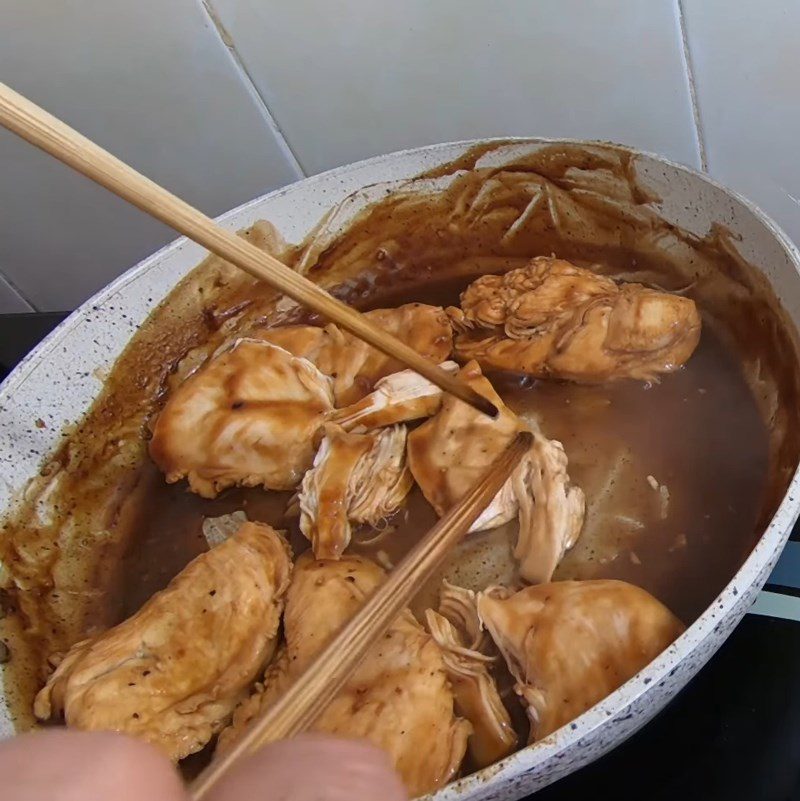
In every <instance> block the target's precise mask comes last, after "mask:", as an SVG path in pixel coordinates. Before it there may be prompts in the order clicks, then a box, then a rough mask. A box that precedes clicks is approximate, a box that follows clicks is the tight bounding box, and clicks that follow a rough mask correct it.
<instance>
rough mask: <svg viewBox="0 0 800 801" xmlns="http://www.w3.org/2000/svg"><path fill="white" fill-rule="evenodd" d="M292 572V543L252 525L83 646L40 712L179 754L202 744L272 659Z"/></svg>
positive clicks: (41, 701)
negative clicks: (115, 624) (290, 544)
mask: <svg viewBox="0 0 800 801" xmlns="http://www.w3.org/2000/svg"><path fill="white" fill-rule="evenodd" d="M291 570H292V562H291V552H290V551H289V546H288V544H287V543H286V540H285V539H284V538H283V537H282V536H281V535H280V534H279V533H278V532H276V531H275V530H274V529H272V528H271V527H270V526H267V525H263V524H259V523H245V524H244V525H242V526H241V528H240V529H239V530H238V531H237V532H236V533H235V534H234V535H233V536H232V537H230V539H228V540H226V541H225V542H223V543H222V544H220V545H218V546H216V547H215V548H213V549H212V550H210V551H208V552H207V553H204V554H202V555H201V556H198V557H197V558H196V559H195V560H194V561H193V562H191V563H190V564H189V565H188V566H187V567H186V568H185V569H184V570H183V571H181V573H179V574H178V575H177V576H176V577H175V578H174V579H173V580H172V581H171V582H170V583H169V585H168V586H167V587H166V589H164V590H162V591H161V592H159V593H156V595H154V596H153V597H152V598H150V600H149V601H148V602H147V603H146V604H145V605H144V606H143V607H142V608H141V609H140V610H139V611H138V612H137V613H136V614H135V615H133V617H130V618H128V620H126V621H124V622H122V623H120V624H119V625H118V626H115V627H114V628H113V629H110V630H109V631H106V632H104V633H103V634H100V635H98V636H97V637H93V638H92V639H89V640H85V641H83V642H80V643H78V644H76V645H75V646H73V648H72V649H71V650H70V651H69V653H68V654H67V655H66V656H65V657H64V659H63V660H62V662H61V664H60V665H59V666H58V668H57V669H56V671H55V672H54V673H53V675H52V676H51V677H50V679H49V680H48V682H47V684H46V686H45V687H44V689H43V690H41V692H39V694H38V695H37V697H36V702H35V705H34V712H35V714H36V716H37V717H38V718H39V719H40V720H49V719H50V718H51V717H54V716H57V715H61V714H62V713H63V715H64V718H65V720H66V723H67V725H68V726H72V727H74V728H76V729H84V730H103V731H106V730H110V731H121V732H125V733H126V734H131V735H134V736H136V737H140V738H142V739H143V740H147V741H148V742H150V743H153V744H154V745H156V746H158V747H159V748H160V749H161V750H162V751H163V752H164V753H166V754H167V755H168V756H169V757H170V758H172V759H175V760H177V759H181V758H183V757H185V756H187V755H188V754H192V753H194V752H195V751H199V750H200V749H201V748H202V747H203V746H204V745H205V744H206V743H207V742H208V741H209V740H210V739H211V737H212V736H213V735H214V734H215V733H216V732H218V731H219V730H220V729H221V728H222V727H223V726H224V725H225V724H226V722H227V721H228V719H229V718H230V715H231V712H232V711H233V709H234V708H235V707H236V705H237V704H238V703H239V702H240V701H241V700H242V699H243V698H244V697H246V695H247V693H248V692H249V689H250V687H251V685H252V683H253V680H254V679H255V678H256V677H257V676H258V674H259V672H260V671H261V670H262V669H263V667H264V664H265V663H266V662H267V661H268V660H269V659H270V658H271V657H272V655H273V652H274V649H275V645H276V642H277V637H278V626H279V624H280V617H281V611H282V609H283V600H284V594H285V592H286V589H287V587H288V585H289V578H290V575H291Z"/></svg>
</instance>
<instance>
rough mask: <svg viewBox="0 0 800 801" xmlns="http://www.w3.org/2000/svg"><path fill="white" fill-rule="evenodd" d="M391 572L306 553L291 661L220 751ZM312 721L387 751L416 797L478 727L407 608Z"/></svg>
mask: <svg viewBox="0 0 800 801" xmlns="http://www.w3.org/2000/svg"><path fill="white" fill-rule="evenodd" d="M383 578H384V572H383V570H381V569H380V568H379V567H378V566H377V565H376V564H374V563H373V562H371V561H369V560H368V559H364V558H363V557H359V556H345V557H343V558H342V559H340V560H339V561H335V562H334V561H321V560H315V559H313V558H311V555H310V554H303V555H302V556H301V557H300V558H299V559H298V560H297V564H296V565H295V570H294V575H293V577H292V584H291V586H290V588H289V592H288V594H287V600H286V614H285V616H284V631H285V636H286V656H285V657H283V659H282V661H280V664H282V665H285V667H284V668H282V669H280V668H276V670H274V671H272V672H271V675H267V676H266V677H265V681H264V684H265V689H264V691H263V692H260V693H259V692H258V691H257V692H256V694H255V695H254V696H253V698H251V699H249V700H248V701H247V702H245V704H243V705H242V706H241V707H240V708H239V709H238V710H237V711H236V713H235V714H234V722H233V725H232V726H231V727H230V728H229V729H227V730H225V731H224V732H223V733H222V735H221V736H220V739H219V745H218V749H217V750H218V753H224V752H225V751H226V750H227V749H229V748H230V747H231V745H232V744H233V743H234V742H236V741H237V739H238V738H239V737H240V736H241V733H242V731H243V730H244V727H246V726H247V724H248V723H249V722H250V720H252V718H253V717H254V716H255V715H256V714H258V713H259V712H260V711H262V710H265V709H266V708H268V706H269V704H270V703H271V702H272V700H274V698H275V697H276V696H278V695H279V694H280V692H278V691H276V690H273V689H272V688H273V687H274V685H275V683H276V682H277V683H278V684H279V685H280V687H279V689H280V690H281V691H282V689H283V687H286V686H288V683H289V682H291V681H293V680H294V679H295V677H297V676H299V675H300V674H301V673H302V672H303V670H304V669H305V668H306V667H307V666H308V665H309V664H310V662H311V661H312V660H313V658H314V657H315V656H316V655H317V653H319V651H320V650H321V649H322V648H324V647H325V645H326V644H327V643H328V642H329V641H330V639H331V638H332V637H333V636H334V635H335V634H336V632H337V631H338V630H339V629H340V628H341V627H342V626H343V625H344V624H345V623H346V622H347V621H348V620H349V619H350V618H351V617H352V616H353V615H354V614H355V613H356V611H357V610H358V609H359V608H360V606H361V605H362V603H363V602H364V600H365V599H366V598H367V597H368V596H369V595H370V594H371V593H372V592H373V591H374V590H375V588H376V587H377V586H378V585H379V584H380V583H381V582H382V581H383ZM278 664H279V662H276V663H275V665H276V666H277V665H278ZM269 673H270V672H269V671H268V674H269ZM284 682H285V683H284ZM254 699H255V700H254ZM313 728H314V730H315V731H319V732H325V733H328V734H335V735H339V736H342V737H356V738H363V739H366V740H369V741H371V742H372V743H374V744H375V745H377V746H379V747H381V748H383V749H384V750H385V751H386V752H387V753H388V754H389V756H390V758H391V760H392V762H393V763H394V766H395V768H396V769H397V770H398V772H399V773H400V775H401V776H402V778H403V781H404V782H405V784H406V787H407V788H408V791H409V793H410V795H411V796H412V797H416V796H418V795H423V794H424V793H428V792H431V791H433V790H436V789H437V788H439V787H441V786H442V785H444V784H446V783H447V782H448V781H449V780H450V779H451V778H452V776H453V775H454V773H455V772H456V770H458V767H459V765H460V764H461V760H462V758H463V756H464V752H465V750H466V744H467V737H468V735H469V732H470V727H469V724H468V723H467V722H466V721H463V720H460V719H459V718H457V717H456V716H455V714H454V712H453V694H452V691H451V689H450V686H449V683H448V681H447V673H446V670H445V666H444V663H443V660H442V653H441V651H440V649H439V647H438V646H437V645H436V643H435V642H434V641H433V639H432V638H431V636H430V635H429V634H428V633H427V632H426V631H425V630H424V629H423V628H422V626H420V625H419V623H417V621H416V620H415V619H414V617H413V616H412V615H411V613H410V612H409V611H408V610H406V611H404V612H403V614H401V615H400V617H399V618H398V619H397V621H396V622H395V623H394V624H393V625H392V627H391V628H390V629H389V631H388V632H387V633H386V635H384V637H383V638H382V640H381V641H380V642H379V643H377V644H376V645H375V646H374V647H373V648H372V649H371V651H370V652H369V654H368V656H367V657H366V659H365V660H364V662H363V663H362V665H361V667H359V669H358V670H357V671H356V673H355V674H354V675H353V677H352V678H351V679H350V680H349V681H348V682H347V684H346V685H345V687H344V689H343V690H342V691H341V692H340V693H339V694H338V695H337V696H336V697H335V698H334V699H333V700H332V701H331V703H330V705H329V706H328V707H327V708H326V709H325V710H324V711H323V712H322V715H321V716H320V717H319V718H318V720H317V722H316V723H315V724H314V727H313Z"/></svg>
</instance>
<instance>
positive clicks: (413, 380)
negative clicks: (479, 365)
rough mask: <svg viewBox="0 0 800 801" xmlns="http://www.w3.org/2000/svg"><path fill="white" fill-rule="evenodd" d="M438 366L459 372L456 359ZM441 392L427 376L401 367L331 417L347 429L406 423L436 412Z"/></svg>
mask: <svg viewBox="0 0 800 801" xmlns="http://www.w3.org/2000/svg"><path fill="white" fill-rule="evenodd" d="M439 367H440V368H441V369H442V370H444V371H445V372H447V373H450V374H451V375H455V374H456V373H457V372H458V364H457V363H456V362H442V363H441V364H440V365H439ZM442 395H443V393H442V390H441V389H439V387H437V386H436V384H432V383H431V382H430V381H428V379H427V378H423V377H422V376H421V375H419V374H418V373H415V372H414V371H413V370H401V371H400V372H399V373H392V374H391V375H387V376H386V378H382V379H381V380H380V381H378V383H377V384H375V389H374V390H373V391H372V392H370V394H369V395H366V396H365V397H363V398H362V399H361V400H359V401H356V402H355V403H352V404H350V405H349V406H345V407H344V408H343V409H337V410H336V411H335V412H333V413H332V414H331V415H330V417H329V418H328V419H329V420H330V421H331V422H333V423H337V424H338V425H340V426H341V427H342V428H343V429H344V430H345V431H355V432H363V431H369V430H370V429H373V428H382V427H383V426H389V425H394V424H395V423H407V422H411V421H412V420H419V419H420V418H422V417H430V416H431V415H434V414H436V412H438V411H439V408H440V407H441V405H442Z"/></svg>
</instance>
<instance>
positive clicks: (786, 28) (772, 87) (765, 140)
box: [683, 0, 800, 242]
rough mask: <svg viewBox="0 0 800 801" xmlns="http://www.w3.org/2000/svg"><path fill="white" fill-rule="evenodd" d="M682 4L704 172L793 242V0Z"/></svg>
mask: <svg viewBox="0 0 800 801" xmlns="http://www.w3.org/2000/svg"><path fill="white" fill-rule="evenodd" d="M683 8H684V13H685V21H686V30H687V35H688V42H689V51H690V54H691V61H692V65H693V71H694V76H695V85H696V91H697V101H698V107H699V111H700V124H701V131H702V135H703V137H704V140H705V148H706V152H707V157H708V169H709V172H710V173H711V174H712V175H714V176H715V177H717V178H719V180H721V181H722V182H723V183H725V184H727V185H728V186H731V187H732V188H734V189H737V190H739V191H740V192H742V193H743V194H744V195H746V196H747V197H749V198H750V199H751V200H753V201H755V202H756V203H758V204H759V205H760V206H761V207H762V208H763V209H764V210H765V211H766V212H767V213H768V214H770V215H771V216H773V217H774V218H775V219H776V220H777V221H778V222H779V223H780V224H781V225H782V226H783V227H784V228H785V229H786V231H787V233H789V235H790V236H792V237H793V238H794V239H795V241H797V242H800V157H799V156H798V152H799V151H800V144H799V143H800V3H797V2H791V1H790V0H764V1H763V2H756V0H739V1H738V2H725V1H724V0H683Z"/></svg>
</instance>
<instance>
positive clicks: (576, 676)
mask: <svg viewBox="0 0 800 801" xmlns="http://www.w3.org/2000/svg"><path fill="white" fill-rule="evenodd" d="M478 614H479V615H480V619H481V621H482V622H483V623H484V625H485V626H486V627H487V628H488V629H489V632H490V633H491V635H492V638H493V639H494V641H495V643H496V644H497V647H498V648H499V649H500V652H501V653H502V655H503V657H504V658H505V660H506V663H507V664H508V668H509V670H510V671H511V673H512V674H513V675H514V678H515V679H516V685H515V688H514V689H515V691H516V693H517V695H519V697H520V699H521V700H522V703H523V704H524V706H525V707H526V709H527V713H528V717H529V719H530V722H531V734H530V741H531V742H533V741H535V740H540V739H542V738H543V737H546V736H547V735H548V734H551V733H552V732H554V731H556V729H559V728H561V726H563V725H565V724H566V723H569V721H571V720H573V719H574V718H576V717H578V715H581V714H582V713H583V712H585V711H586V710H587V709H589V708H590V707H592V706H594V705H595V704H596V703H597V702H598V701H601V700H602V699H603V698H605V697H606V696H607V695H608V694H609V693H611V692H613V691H614V690H616V689H617V688H618V687H620V686H621V685H622V684H624V683H625V682H626V681H627V680H628V679H630V678H631V677H632V676H634V675H636V673H638V672H639V671H640V670H641V669H642V668H644V667H645V666H646V665H647V664H649V663H650V662H651V661H652V660H653V659H655V658H656V657H657V656H658V655H659V654H660V653H661V652H662V651H663V650H664V649H665V648H666V647H667V646H668V645H670V644H671V643H672V642H673V641H674V640H675V639H676V638H677V637H678V636H679V635H680V634H681V633H682V632H683V631H684V626H683V624H682V623H681V622H680V621H679V620H678V619H677V618H676V617H675V616H674V615H673V614H672V613H671V612H670V611H669V609H667V608H666V607H665V606H664V605H663V604H662V603H661V602H660V601H657V600H656V599H655V598H653V596H652V595H650V594H649V593H647V592H645V591H644V590H642V589H640V588H639V587H635V586H633V585H632V584H627V583H625V582H623V581H610V580H603V581H558V582H553V583H551V584H540V585H538V586H535V587H527V588H525V589H523V590H521V591H520V592H517V593H514V594H511V593H510V592H509V591H508V590H505V589H503V588H493V589H490V590H487V591H486V592H484V593H480V594H479V595H478Z"/></svg>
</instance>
